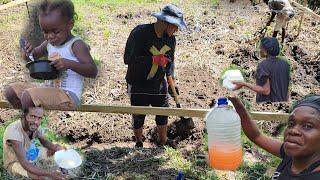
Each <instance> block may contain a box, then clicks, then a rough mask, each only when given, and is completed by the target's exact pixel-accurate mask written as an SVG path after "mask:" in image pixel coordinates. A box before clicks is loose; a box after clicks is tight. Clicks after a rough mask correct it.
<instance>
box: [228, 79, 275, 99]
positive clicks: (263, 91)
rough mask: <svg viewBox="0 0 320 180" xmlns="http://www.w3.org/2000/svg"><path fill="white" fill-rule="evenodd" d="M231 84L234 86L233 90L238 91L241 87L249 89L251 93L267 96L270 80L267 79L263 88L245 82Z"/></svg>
mask: <svg viewBox="0 0 320 180" xmlns="http://www.w3.org/2000/svg"><path fill="white" fill-rule="evenodd" d="M232 83H233V84H235V85H236V87H235V88H234V90H238V89H240V88H242V87H247V88H249V89H251V90H252V91H254V92H256V93H259V94H263V95H269V94H270V80H269V79H267V82H266V83H265V84H264V85H263V86H259V85H255V84H250V83H247V82H236V81H234V82H232Z"/></svg>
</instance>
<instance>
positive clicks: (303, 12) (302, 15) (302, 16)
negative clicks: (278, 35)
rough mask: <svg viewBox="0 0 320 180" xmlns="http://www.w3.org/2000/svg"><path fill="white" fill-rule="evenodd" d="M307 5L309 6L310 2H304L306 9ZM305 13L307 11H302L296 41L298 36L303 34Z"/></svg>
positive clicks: (306, 0)
mask: <svg viewBox="0 0 320 180" xmlns="http://www.w3.org/2000/svg"><path fill="white" fill-rule="evenodd" d="M307 4H308V0H304V3H303V5H304V6H305V7H306V6H307ZM305 12H306V10H305V9H304V10H303V11H302V14H301V19H300V22H299V28H298V33H297V35H296V37H295V39H296V38H298V36H299V34H300V32H301V27H302V22H303V19H304V14H305Z"/></svg>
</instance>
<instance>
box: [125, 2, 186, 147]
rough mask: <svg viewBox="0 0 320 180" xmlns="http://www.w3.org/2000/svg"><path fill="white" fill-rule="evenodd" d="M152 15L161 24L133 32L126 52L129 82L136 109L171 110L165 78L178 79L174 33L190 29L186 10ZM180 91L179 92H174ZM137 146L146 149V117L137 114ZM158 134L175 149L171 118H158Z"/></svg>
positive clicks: (172, 9) (166, 8) (165, 10)
mask: <svg viewBox="0 0 320 180" xmlns="http://www.w3.org/2000/svg"><path fill="white" fill-rule="evenodd" d="M152 16H154V17H156V18H157V21H156V22H155V23H152V24H142V25H138V26H136V27H135V28H134V29H133V30H132V31H131V33H130V35H129V37H128V40H127V43H126V47H125V52H124V63H125V64H126V65H128V69H127V74H126V81H127V84H128V93H129V95H130V102H131V105H132V106H149V105H151V106H154V107H169V102H168V101H169V99H168V96H167V93H168V85H167V82H166V80H165V78H164V77H165V76H167V77H168V78H169V77H170V78H172V77H173V76H174V52H175V47H176V39H175V36H174V34H175V33H176V32H177V31H178V29H180V30H186V29H187V26H186V23H185V21H184V19H183V13H182V11H181V10H180V9H179V8H178V7H177V6H175V5H172V4H167V5H166V6H164V8H163V9H162V11H161V12H159V13H154V14H152ZM174 90H176V89H174ZM132 117H133V132H134V135H135V140H136V145H135V147H137V148H141V147H143V143H142V137H143V124H144V120H145V115H139V114H133V115H132ZM155 120H156V124H157V132H158V135H159V139H160V144H161V145H169V146H175V143H174V142H173V141H172V140H170V139H168V138H167V123H168V116H158V115H157V116H156V118H155Z"/></svg>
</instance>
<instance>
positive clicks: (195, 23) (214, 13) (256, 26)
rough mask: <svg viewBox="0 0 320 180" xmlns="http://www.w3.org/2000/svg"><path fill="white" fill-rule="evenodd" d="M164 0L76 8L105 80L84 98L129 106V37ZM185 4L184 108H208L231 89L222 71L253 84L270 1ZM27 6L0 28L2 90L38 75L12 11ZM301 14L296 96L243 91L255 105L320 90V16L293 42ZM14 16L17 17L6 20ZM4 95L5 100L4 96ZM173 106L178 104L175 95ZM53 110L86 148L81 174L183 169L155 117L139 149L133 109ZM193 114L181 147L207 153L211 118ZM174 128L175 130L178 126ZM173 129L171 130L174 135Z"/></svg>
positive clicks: (180, 65)
mask: <svg viewBox="0 0 320 180" xmlns="http://www.w3.org/2000/svg"><path fill="white" fill-rule="evenodd" d="M164 4H165V3H164V2H162V3H153V4H146V5H136V4H135V5H130V6H125V5H123V6H119V7H116V8H114V7H110V6H108V5H105V6H102V7H99V8H100V10H102V11H103V13H104V15H103V17H105V18H106V19H107V20H106V21H107V23H103V22H102V20H101V17H100V16H99V15H98V14H97V13H95V9H94V8H93V7H92V6H87V7H86V6H81V8H79V9H77V11H81V14H82V16H81V17H82V19H81V23H87V24H90V26H89V25H88V26H89V27H90V28H89V29H87V30H86V31H84V35H85V36H86V37H87V38H86V39H87V41H88V43H89V44H90V46H91V48H92V54H93V55H94V56H95V57H96V58H97V59H99V60H100V61H101V64H100V65H99V75H98V78H97V79H96V80H86V82H85V83H86V87H85V92H84V94H83V103H85V104H106V105H111V104H112V105H129V97H128V95H127V94H126V82H125V79H124V77H125V72H126V66H125V65H124V63H123V52H124V47H125V42H126V39H127V37H128V35H129V33H130V31H131V29H133V28H134V27H135V26H136V25H138V24H141V23H150V22H154V20H155V19H154V18H153V17H151V16H150V14H151V13H152V12H156V11H158V10H159V7H162V6H163V5H164ZM178 5H179V6H181V7H182V9H184V12H185V16H186V21H187V24H188V25H189V28H190V31H188V32H185V33H181V32H180V33H179V34H178V35H177V48H176V59H175V61H176V74H177V82H178V86H179V90H180V99H181V103H182V107H184V108H209V104H210V102H211V100H212V99H216V98H218V97H220V96H225V95H228V94H230V92H227V91H226V89H224V88H222V87H221V85H220V84H219V76H220V74H221V72H222V71H223V69H225V68H227V67H228V66H229V65H231V64H235V65H238V66H240V67H242V68H243V69H244V72H245V76H246V78H247V80H248V81H249V82H253V83H254V82H255V81H254V75H255V69H256V67H257V64H258V63H259V60H255V59H254V58H253V57H252V55H253V53H254V51H255V50H256V49H255V43H254V42H253V43H252V42H250V41H251V40H253V39H254V36H253V34H254V33H255V32H257V31H259V30H260V29H261V28H262V27H263V26H264V25H265V23H266V22H267V19H268V17H269V16H268V8H267V6H266V5H264V4H262V3H261V4H258V5H257V6H252V5H251V3H250V1H247V0H246V1H238V2H236V3H229V2H228V1H221V3H220V5H219V6H218V7H213V6H212V5H211V4H210V1H197V2H193V1H192V2H191V1H190V2H189V1H188V2H186V1H181V2H180V3H178ZM24 8H25V7H24V6H19V7H16V8H13V9H10V10H7V11H3V12H0V23H5V24H6V25H5V26H3V27H1V28H0V42H1V43H0V49H1V51H0V62H1V63H0V68H1V71H0V77H1V80H0V85H1V86H0V89H1V90H2V92H3V89H4V85H6V84H8V83H11V82H16V81H31V79H30V78H29V77H28V74H27V71H26V68H25V67H24V64H23V62H21V61H20V58H19V54H18V48H17V47H18V46H17V44H18V37H19V34H20V32H21V31H22V29H23V27H24V22H25V21H26V13H24V14H21V15H20V16H19V17H18V18H10V17H11V16H10V14H14V13H18V12H23V11H25V9H24ZM297 12H298V13H297V15H296V16H295V17H294V19H293V20H292V21H291V22H290V24H289V28H288V34H289V36H288V38H286V40H285V42H286V43H285V46H284V47H285V50H284V54H285V55H286V58H287V59H288V60H289V61H290V62H291V65H292V73H291V78H292V81H291V92H290V102H288V103H274V104H268V103H264V104H257V103H255V94H254V93H253V92H252V91H249V90H247V89H244V90H242V91H239V92H236V94H238V95H239V96H241V97H243V99H245V100H246V101H247V102H248V103H249V104H251V111H262V112H267V111H268V112H288V111H289V107H290V106H291V104H292V103H293V102H294V101H295V100H298V99H300V98H302V97H303V96H305V95H307V94H310V93H317V94H319V93H320V88H319V85H320V74H319V71H320V68H319V64H320V63H319V61H320V47H319V41H320V22H319V21H315V20H314V19H313V18H312V17H310V16H309V15H306V19H305V21H304V24H303V27H302V31H301V33H300V36H299V37H298V38H297V39H296V40H294V41H292V37H293V35H295V34H296V33H297V27H298V21H299V19H300V16H299V15H300V14H301V12H300V11H298V10H297ZM8 21H9V22H12V23H6V22H8ZM88 26H87V25H84V26H83V27H84V28H86V27H88ZM106 29H107V30H108V31H109V32H110V36H109V37H108V39H106V38H105V37H104V33H103V32H105V30H106ZM290 37H291V38H290ZM1 97H2V99H4V96H3V95H2V96H1ZM171 107H174V102H173V100H171ZM14 114H17V111H13V110H1V114H0V115H1V116H0V117H1V118H0V119H1V120H3V121H5V120H7V119H8V118H9V117H11V116H13V115H14ZM49 115H50V117H51V118H52V120H51V122H50V126H49V127H50V129H51V130H52V131H54V132H56V133H57V134H60V135H62V136H65V137H67V138H68V139H69V140H70V141H71V142H72V146H73V147H80V148H84V149H83V150H84V152H85V155H86V161H85V163H84V168H83V170H82V171H81V172H80V174H79V177H89V176H87V175H88V174H90V173H89V172H91V175H92V176H93V178H99V177H107V176H108V174H109V175H110V174H113V175H116V176H119V177H123V178H129V177H131V176H130V174H131V173H133V174H139V173H141V172H144V173H146V172H148V173H150V174H151V175H150V176H149V178H150V179H167V178H173V177H174V176H175V175H176V170H174V169H170V168H169V169H166V168H165V167H160V162H161V161H163V159H162V158H161V155H162V154H163V151H164V150H163V149H161V148H160V149H158V148H154V147H156V145H155V144H154V143H153V142H154V141H155V138H154V137H155V136H154V134H155V133H154V127H155V122H154V116H147V117H146V123H145V128H144V129H145V131H144V134H145V146H146V147H147V148H146V149H144V150H141V151H140V150H138V151H137V150H134V149H132V147H133V146H134V143H133V141H132V139H133V137H132V136H133V133H132V129H131V116H130V115H122V114H104V113H77V112H50V113H49ZM176 119H177V118H176V117H170V119H169V121H170V123H172V122H173V121H175V120H176ZM193 119H194V121H195V124H196V128H195V129H193V130H192V131H191V133H189V134H187V135H186V136H184V137H183V138H178V140H179V146H178V149H179V150H180V151H181V152H183V154H184V155H185V157H186V158H187V157H188V156H189V155H190V154H192V153H196V152H199V151H201V150H202V145H203V133H204V127H205V124H204V121H203V119H199V118H193ZM260 124H262V126H265V127H267V130H269V131H270V132H271V133H276V132H277V131H278V128H277V127H278V123H275V124H274V123H270V122H260ZM174 131H175V129H171V132H174ZM174 133H175V132H174ZM174 133H173V135H172V136H175V134H174ZM93 148H97V149H93ZM201 153H203V151H202V152H201ZM201 153H200V154H201ZM141 162H143V163H141ZM87 171H88V172H87ZM93 172H96V174H95V175H94V174H93ZM91 175H90V176H91ZM131 175H132V174H131Z"/></svg>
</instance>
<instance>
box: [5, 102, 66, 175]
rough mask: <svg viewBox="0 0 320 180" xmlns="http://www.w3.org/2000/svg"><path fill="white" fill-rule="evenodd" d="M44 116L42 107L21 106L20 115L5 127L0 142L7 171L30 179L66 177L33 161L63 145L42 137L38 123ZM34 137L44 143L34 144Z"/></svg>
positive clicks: (50, 153) (44, 156)
mask: <svg viewBox="0 0 320 180" xmlns="http://www.w3.org/2000/svg"><path fill="white" fill-rule="evenodd" d="M43 116H44V110H43V108H42V107H32V108H28V109H24V110H23V114H22V116H21V119H20V120H18V121H15V122H13V123H11V124H10V125H9V126H8V127H7V128H6V129H5V132H4V134H3V145H2V147H3V163H4V168H5V169H6V170H7V171H8V172H9V173H10V174H12V175H15V176H23V177H29V178H32V179H45V178H51V179H65V178H66V176H65V175H64V174H63V173H61V172H58V171H51V172H50V171H46V170H43V169H41V168H39V167H37V166H36V165H35V164H34V163H33V162H35V161H36V160H37V159H46V158H47V157H48V156H52V155H53V154H54V153H55V152H56V151H59V150H62V149H65V148H63V147H62V146H60V145H58V144H53V143H52V142H50V141H48V140H47V139H46V138H45V137H44V132H43V130H42V128H41V127H40V124H41V120H42V118H43ZM36 139H38V140H39V141H40V143H41V144H42V146H43V147H37V145H36Z"/></svg>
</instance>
